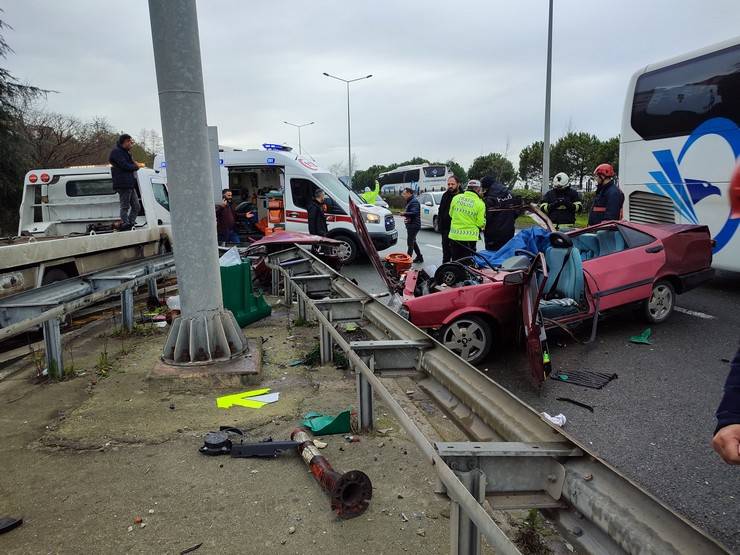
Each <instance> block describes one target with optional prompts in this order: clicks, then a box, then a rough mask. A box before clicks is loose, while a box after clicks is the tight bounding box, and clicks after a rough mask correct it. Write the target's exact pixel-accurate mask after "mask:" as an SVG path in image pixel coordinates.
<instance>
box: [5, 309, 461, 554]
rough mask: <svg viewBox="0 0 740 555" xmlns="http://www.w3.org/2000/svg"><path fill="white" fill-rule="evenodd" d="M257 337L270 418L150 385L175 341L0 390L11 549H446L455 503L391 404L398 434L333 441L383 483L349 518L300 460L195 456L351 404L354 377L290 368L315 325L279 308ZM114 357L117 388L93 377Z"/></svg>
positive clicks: (124, 343) (95, 340)
mask: <svg viewBox="0 0 740 555" xmlns="http://www.w3.org/2000/svg"><path fill="white" fill-rule="evenodd" d="M246 333H247V335H249V336H250V337H261V338H263V340H264V344H263V349H264V365H263V373H262V376H261V378H260V379H259V380H258V383H259V385H260V386H264V387H271V388H272V389H273V391H279V392H280V400H279V401H278V402H277V403H274V404H272V405H268V406H265V407H263V408H262V409H259V410H253V409H246V408H241V407H234V408H231V409H228V410H221V409H218V408H216V404H215V398H216V397H217V396H218V395H222V394H225V393H230V392H232V391H213V390H208V388H203V387H200V388H198V387H195V386H193V385H192V384H187V385H184V386H182V388H179V387H171V386H169V385H165V384H163V383H160V382H157V381H153V380H148V379H147V374H148V372H149V370H150V369H151V368H152V366H153V365H154V364H155V362H156V361H157V358H158V356H159V354H160V350H161V348H162V344H163V340H164V334H163V332H159V333H157V334H155V335H153V336H149V337H136V338H128V339H125V340H121V339H115V338H110V339H107V340H106V339H104V338H102V337H90V338H87V339H86V340H85V341H82V342H80V343H78V344H76V345H74V347H73V351H72V352H73V356H74V367H75V371H76V373H77V374H78V376H77V377H75V378H73V379H70V380H67V381H64V382H61V383H43V384H35V383H34V380H33V374H34V371H33V369H32V368H30V367H29V368H28V369H27V370H26V371H24V372H19V373H16V374H15V375H13V376H12V377H11V378H8V379H6V380H4V381H2V382H0V406H1V407H2V408H1V409H0V437H2V438H3V440H4V441H3V448H2V450H0V469H1V470H2V472H1V473H0V515H15V516H23V518H24V524H23V525H22V526H21V527H20V528H18V529H17V530H14V531H12V532H10V533H8V534H5V535H3V536H0V551H1V552H3V553H24V554H25V553H180V552H181V551H183V550H185V549H187V548H189V547H192V546H194V545H197V544H201V543H202V546H201V547H200V548H199V550H198V551H197V552H198V553H255V554H256V553H272V552H276V553H306V552H312V553H337V554H338V553H347V552H350V553H388V554H392V553H425V554H433V553H447V552H448V549H449V505H448V501H447V499H446V498H445V497H443V496H439V495H435V494H434V493H433V491H432V490H433V484H434V476H433V473H432V470H431V468H430V467H429V466H428V465H426V464H425V463H423V462H422V459H421V456H420V453H419V451H418V450H417V449H416V447H415V446H414V444H413V443H412V442H411V441H410V440H409V439H408V437H406V435H405V434H404V433H403V431H402V430H400V428H399V426H398V425H397V424H396V423H395V422H394V421H393V420H392V419H391V418H389V417H388V416H387V415H384V413H383V408H382V406H381V407H379V408H378V410H379V417H380V422H379V427H380V428H393V429H392V431H390V432H387V433H386V434H385V435H381V434H378V433H376V434H371V435H367V436H363V437H362V441H360V442H359V443H347V442H345V440H344V438H343V437H342V436H328V437H327V438H326V439H327V442H328V443H329V446H328V447H327V448H326V449H325V450H324V453H325V454H326V456H327V457H328V458H329V460H330V461H331V463H332V464H333V465H334V466H335V468H337V469H338V470H350V469H359V470H362V471H364V472H365V473H366V474H368V475H369V476H370V477H371V479H372V481H373V486H374V490H373V499H372V502H371V504H370V508H369V509H368V511H367V512H366V513H365V514H364V515H363V516H361V517H359V518H356V519H352V520H347V521H341V520H338V519H337V518H336V517H335V516H334V515H333V513H332V512H331V511H330V509H329V500H328V498H327V497H326V496H325V495H324V493H323V492H322V491H321V489H320V488H319V486H318V484H317V483H316V482H315V481H314V480H313V478H312V477H311V475H310V474H309V473H308V470H307V468H306V466H305V465H304V463H303V461H302V460H301V459H300V458H299V457H297V456H292V455H283V456H282V457H280V458H278V459H270V460H255V459H231V458H228V457H206V456H203V455H201V454H199V453H198V452H197V450H198V447H199V446H200V445H201V444H202V437H203V435H204V433H205V432H207V431H209V430H214V429H218V426H219V425H234V426H238V427H240V428H242V429H245V430H248V431H249V435H250V436H251V437H252V438H254V439H255V440H259V439H262V438H264V437H266V436H273V437H274V438H276V439H288V438H289V435H290V432H291V430H292V429H293V428H294V427H295V426H296V424H297V423H298V422H299V419H300V417H301V416H302V415H303V414H304V413H306V412H308V411H310V410H317V411H319V412H331V413H335V412H339V411H341V410H343V409H345V408H347V407H350V406H353V405H354V403H355V389H354V378H353V377H352V376H351V375H350V374H348V373H346V372H345V371H342V370H338V369H336V368H334V367H321V368H315V369H309V368H308V367H306V366H304V365H301V366H297V367H290V366H288V365H287V363H288V362H289V361H291V360H294V359H297V358H301V357H303V356H304V355H305V354H306V352H308V351H310V350H311V348H312V347H313V346H314V345H315V342H316V339H315V334H316V329H315V328H311V327H295V328H294V327H292V326H291V325H290V324H289V321H288V318H287V317H286V312H285V310H284V309H283V310H282V311H281V310H280V309H279V307H278V309H277V310H276V311H275V315H274V316H273V317H271V318H269V319H267V320H264V321H263V322H261V323H258V324H255V325H253V326H250V327H248V328H247V329H246ZM122 349H123V350H124V351H127V353H126V354H121V353H120V351H121V350H122ZM104 350H106V351H107V352H108V355H109V357H110V359H111V361H112V365H111V369H110V372H109V375H108V376H107V377H103V376H99V375H98V373H97V372H96V366H97V365H99V363H100V356H101V355H100V353H101V352H102V351H104ZM65 352H66V348H65ZM70 358H71V357H68V359H67V360H66V361H65V364H67V365H69V364H70ZM185 387H188V388H190V389H185ZM137 516H140V517H142V519H143V524H144V526H143V527H142V525H135V524H134V519H135V518H136V517H137ZM130 526H133V529H131V530H130V529H129V527H130Z"/></svg>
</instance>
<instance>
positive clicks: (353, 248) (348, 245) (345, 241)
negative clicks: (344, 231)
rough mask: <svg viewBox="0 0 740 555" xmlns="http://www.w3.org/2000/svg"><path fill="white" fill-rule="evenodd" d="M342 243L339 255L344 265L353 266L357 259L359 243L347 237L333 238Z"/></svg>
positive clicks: (338, 251)
mask: <svg viewBox="0 0 740 555" xmlns="http://www.w3.org/2000/svg"><path fill="white" fill-rule="evenodd" d="M332 239H336V240H337V241H339V242H340V243H341V245H339V246H337V255H338V256H339V260H340V261H341V262H342V264H351V263H352V262H354V261H355V258H357V242H356V241H355V240H354V239H352V237H349V236H347V235H336V236H335V237H332Z"/></svg>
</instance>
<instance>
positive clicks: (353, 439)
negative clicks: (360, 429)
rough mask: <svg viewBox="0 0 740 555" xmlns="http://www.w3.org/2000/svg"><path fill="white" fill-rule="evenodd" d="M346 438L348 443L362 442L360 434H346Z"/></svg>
mask: <svg viewBox="0 0 740 555" xmlns="http://www.w3.org/2000/svg"><path fill="white" fill-rule="evenodd" d="M344 439H345V440H346V441H347V443H360V436H356V435H348V436H344Z"/></svg>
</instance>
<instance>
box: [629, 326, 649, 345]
mask: <svg viewBox="0 0 740 555" xmlns="http://www.w3.org/2000/svg"><path fill="white" fill-rule="evenodd" d="M652 334H653V330H652V329H651V328H646V329H645V330H643V331H642V333H639V334H637V335H633V336H632V337H630V343H637V344H638V345H652V344H653V342H652V341H650V336H651V335H652Z"/></svg>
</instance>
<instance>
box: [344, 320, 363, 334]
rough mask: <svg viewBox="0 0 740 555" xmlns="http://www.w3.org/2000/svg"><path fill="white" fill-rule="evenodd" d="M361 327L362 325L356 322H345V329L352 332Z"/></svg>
mask: <svg viewBox="0 0 740 555" xmlns="http://www.w3.org/2000/svg"><path fill="white" fill-rule="evenodd" d="M358 329H360V327H359V326H358V325H357V324H356V323H354V322H347V323H346V324H344V331H346V332H349V333H352V332H355V331H357V330H358Z"/></svg>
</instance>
